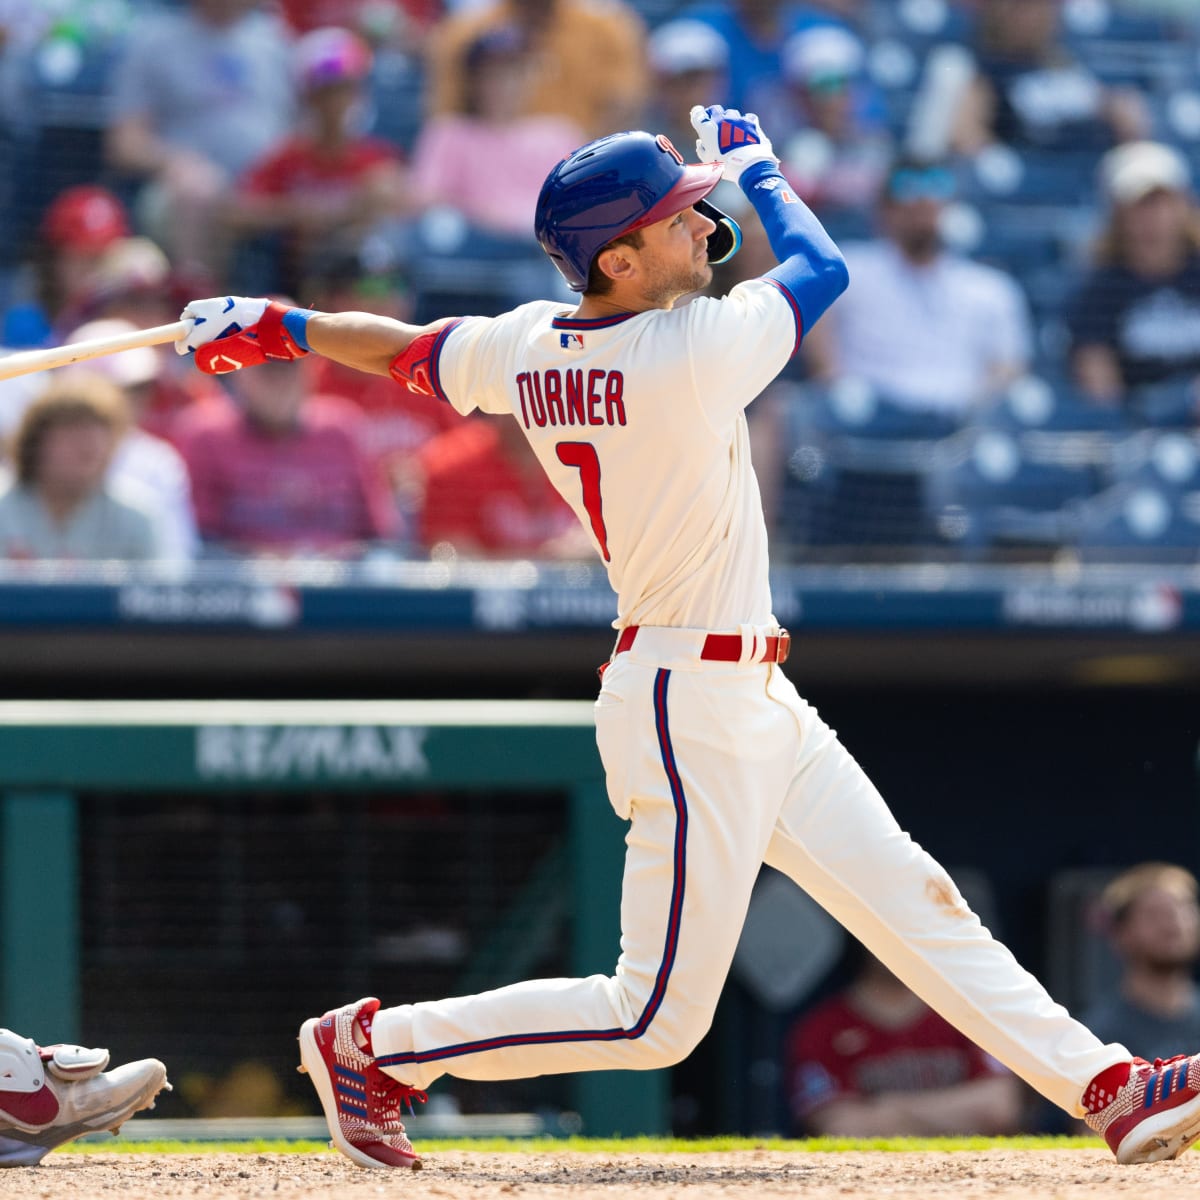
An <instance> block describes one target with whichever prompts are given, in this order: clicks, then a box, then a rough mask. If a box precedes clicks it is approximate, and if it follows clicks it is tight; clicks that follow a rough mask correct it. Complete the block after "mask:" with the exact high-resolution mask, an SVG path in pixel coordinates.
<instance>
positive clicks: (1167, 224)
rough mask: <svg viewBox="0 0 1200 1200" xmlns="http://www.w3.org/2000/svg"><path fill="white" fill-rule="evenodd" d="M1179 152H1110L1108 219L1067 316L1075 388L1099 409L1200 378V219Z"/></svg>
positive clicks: (1151, 146)
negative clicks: (1143, 391) (1148, 390)
mask: <svg viewBox="0 0 1200 1200" xmlns="http://www.w3.org/2000/svg"><path fill="white" fill-rule="evenodd" d="M1188 174H1189V173H1188V167H1187V163H1186V162H1185V161H1184V159H1183V158H1182V156H1181V155H1179V154H1178V153H1177V152H1176V151H1175V150H1173V149H1171V148H1170V147H1168V146H1164V145H1160V144H1158V143H1156V142H1131V143H1129V144H1127V145H1125V146H1119V147H1117V148H1116V149H1115V150H1112V151H1110V152H1109V154H1108V155H1106V156H1105V159H1104V161H1103V163H1102V164H1101V180H1102V183H1103V187H1104V191H1105V194H1106V196H1107V199H1108V202H1109V209H1110V211H1109V217H1108V223H1107V226H1106V227H1105V229H1104V231H1103V233H1102V235H1101V237H1100V239H1099V241H1098V243H1097V246H1096V254H1095V267H1094V270H1093V271H1092V273H1091V274H1090V275H1089V276H1088V278H1087V279H1086V280H1085V281H1084V283H1083V285H1082V287H1081V288H1080V290H1079V294H1078V296H1077V297H1076V300H1075V303H1074V305H1073V308H1072V311H1071V313H1070V315H1069V325H1070V330H1071V336H1072V353H1071V366H1072V371H1073V374H1074V378H1075V381H1076V383H1077V384H1078V385H1079V387H1080V388H1081V389H1082V391H1083V392H1084V393H1085V394H1086V395H1087V396H1088V397H1090V398H1091V399H1092V400H1095V401H1096V402H1097V403H1099V404H1106V405H1121V404H1131V405H1134V406H1135V407H1136V402H1137V399H1138V392H1139V390H1141V389H1145V388H1148V387H1151V386H1153V385H1160V384H1171V383H1172V382H1176V383H1181V384H1183V385H1184V386H1185V387H1188V388H1190V387H1191V386H1192V384H1193V383H1194V381H1195V380H1196V378H1197V376H1200V213H1197V210H1196V207H1195V204H1194V201H1193V198H1192V194H1191V190H1190V187H1189V179H1188Z"/></svg>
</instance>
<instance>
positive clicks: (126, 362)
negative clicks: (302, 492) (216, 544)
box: [69, 317, 198, 562]
mask: <svg viewBox="0 0 1200 1200" xmlns="http://www.w3.org/2000/svg"><path fill="white" fill-rule="evenodd" d="M137 328H138V326H136V325H134V324H133V323H132V322H131V321H124V320H122V319H121V318H119V317H114V318H108V319H105V320H100V321H89V322H88V323H87V324H86V325H81V326H80V327H79V328H78V329H76V330H75V331H74V332H73V333H72V334H71V335H70V338H69V340H70V341H72V342H86V341H90V340H91V339H93V338H106V337H118V336H120V335H122V334H128V333H133V332H135V331H136V330H137ZM86 369H88V370H95V371H96V372H97V373H99V374H101V375H103V376H104V377H105V378H106V379H109V380H111V381H112V382H113V383H115V384H116V385H117V387H119V388H120V389H121V392H122V394H123V395H124V397H125V401H126V403H127V404H128V406H129V415H130V417H131V418H132V420H131V424H130V426H129V428H128V429H127V430H126V431H125V435H124V437H122V438H121V440H120V442H119V443H118V445H117V449H116V452H115V453H114V454H113V458H112V463H111V465H110V466H109V470H108V479H109V482H110V483H112V484H114V485H115V486H117V487H119V488H120V487H124V486H125V485H126V484H128V483H132V484H133V485H134V486H135V487H136V488H138V489H140V490H141V492H142V493H143V495H145V496H146V497H147V498H148V499H149V500H150V501H151V502H152V504H153V507H154V511H155V512H156V513H157V514H158V518H159V523H160V526H161V530H162V546H161V557H163V558H166V559H171V560H173V561H176V562H185V561H188V560H190V559H192V558H194V557H195V555H196V550H197V548H198V539H197V536H196V514H195V513H194V512H193V511H192V484H191V480H190V479H189V477H188V470H187V465H186V464H185V463H184V461H183V456H182V455H181V454H180V453H179V451H178V450H176V449H175V447H174V446H172V445H171V443H170V442H168V441H166V440H165V439H164V438H161V437H157V436H155V435H154V434H152V433H147V432H146V430H145V429H143V428H141V421H142V420H143V418H144V416H145V413H146V409H147V407H148V405H149V404H150V403H151V400H152V398H153V396H154V390H155V385H156V383H157V381H158V379H159V377H160V375H161V374H162V357H161V356H160V355H159V354H158V353H156V351H155V349H154V347H152V346H141V347H138V348H137V349H136V350H125V351H122V352H121V353H120V354H109V355H105V356H104V357H102V358H97V359H94V360H92V362H90V363H88V364H86Z"/></svg>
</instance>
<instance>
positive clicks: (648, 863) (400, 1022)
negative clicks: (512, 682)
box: [373, 656, 789, 1087]
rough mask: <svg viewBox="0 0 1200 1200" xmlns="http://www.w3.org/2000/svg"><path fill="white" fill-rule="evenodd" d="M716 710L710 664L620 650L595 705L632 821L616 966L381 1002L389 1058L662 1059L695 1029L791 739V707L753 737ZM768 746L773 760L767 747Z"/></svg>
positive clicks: (703, 1022)
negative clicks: (644, 659)
mask: <svg viewBox="0 0 1200 1200" xmlns="http://www.w3.org/2000/svg"><path fill="white" fill-rule="evenodd" d="M745 674H746V673H743V677H744V676H745ZM728 678H729V679H730V680H733V679H736V678H737V676H735V675H734V674H732V673H730V675H729V676H728ZM737 686H743V687H747V688H752V687H753V686H754V685H753V684H752V683H747V682H742V683H741V684H740V685H738V684H730V687H731V688H736V687H737ZM759 688H760V690H761V683H760V684H759ZM724 707H725V708H731V709H736V707H737V705H736V700H727V701H726V702H725V704H724ZM712 717H713V712H712V687H711V685H710V684H709V683H707V682H705V681H704V680H703V679H702V678H701V676H700V674H699V673H691V674H689V673H687V672H684V671H667V670H661V671H660V670H654V669H650V668H647V667H645V666H641V665H638V664H637V663H635V662H634V661H631V660H628V659H627V658H626V657H625V656H623V657H622V659H621V660H619V661H618V664H617V665H616V666H614V667H613V668H612V669H611V670H610V671H609V673H608V677H607V678H606V680H605V688H604V692H603V695H602V698H601V702H600V704H599V706H598V712H597V719H596V723H597V739H598V741H599V744H600V747H601V753H602V756H603V758H604V762H605V767H606V770H607V772H608V777H609V793H610V798H611V800H612V803H613V805H614V807H615V808H616V809H617V811H618V813H619V815H621V816H623V817H629V819H630V827H629V831H628V834H627V836H626V839H625V840H626V852H625V868H624V875H623V879H622V892H621V954H620V959H619V961H618V963H617V967H616V971H615V972H614V974H613V975H612V976H602V975H597V976H592V977H591V978H587V979H557V980H537V981H531V982H527V983H518V984H514V985H512V986H510V987H506V988H501V989H498V990H496V991H492V992H488V993H484V994H483V995H478V996H466V997H459V998H457V999H449V1000H439V1001H434V1002H429V1003H421V1004H411V1005H404V1006H401V1007H398V1008H392V1009H386V1010H383V1011H381V1012H380V1013H379V1015H378V1016H377V1017H376V1018H375V1020H374V1034H373V1037H374V1044H375V1051H376V1053H377V1054H378V1055H379V1057H380V1061H381V1063H382V1064H383V1065H385V1066H386V1067H387V1068H388V1069H389V1070H393V1071H394V1073H395V1074H396V1075H397V1076H399V1075H400V1074H401V1072H404V1073H405V1077H406V1082H408V1083H411V1084H413V1085H415V1086H418V1087H424V1086H426V1085H427V1084H428V1083H430V1082H432V1081H433V1080H434V1079H436V1078H437V1077H438V1076H439V1075H441V1074H443V1073H444V1072H449V1073H450V1074H453V1075H458V1076H461V1077H463V1078H471V1079H506V1078H516V1077H522V1076H529V1075H541V1074H546V1073H555V1072H563V1071H581V1070H596V1069H602V1068H605V1067H621V1068H641V1067H647V1068H650V1067H660V1066H663V1065H667V1064H669V1063H672V1062H676V1061H678V1060H679V1059H680V1058H681V1057H683V1056H684V1055H685V1054H686V1053H687V1052H688V1051H689V1050H690V1049H691V1048H692V1047H693V1046H694V1045H695V1044H696V1042H697V1041H699V1039H700V1038H701V1037H702V1036H703V1035H704V1033H705V1031H706V1030H707V1029H708V1026H709V1023H710V1021H711V1017H712V1012H713V1010H714V1009H715V1007H716V1001H717V998H718V996H719V995H720V991H721V986H722V983H723V981H724V977H725V975H726V973H727V970H728V967H729V964H730V962H731V961H732V958H733V952H734V949H735V948H736V945H737V939H738V936H739V934H740V931H741V927H742V923H743V920H744V917H745V912H746V908H747V905H748V903H749V896H750V892H751V890H752V889H753V885H754V880H755V878H756V877H757V872H758V866H759V863H760V862H761V861H762V855H763V852H764V851H765V849H766V845H767V841H768V839H769V838H770V837H771V832H772V828H773V824H774V809H775V805H774V804H773V803H771V800H770V797H771V794H772V792H775V794H778V787H779V786H780V785H781V783H782V780H783V779H784V778H785V771H786V764H787V749H788V745H789V731H788V729H787V727H786V725H785V723H784V722H782V721H780V722H778V723H777V725H776V728H775V731H774V733H773V734H771V733H769V732H768V733H766V734H762V733H761V732H760V734H759V736H758V746H757V747H753V748H751V749H750V750H747V742H746V739H745V738H744V737H743V736H742V735H741V733H740V731H738V730H733V729H730V728H728V724H729V723H728V722H715V723H714V722H713V720H712ZM722 725H724V726H725V727H724V728H721V727H720V726H722ZM772 736H773V738H774V750H773V752H772V750H771V748H770V747H769V746H768V745H765V744H764V743H766V742H769V741H770V739H771V737H772ZM772 753H773V757H774V762H773V764H772V765H771V766H770V767H769V768H767V767H763V765H762V763H761V761H756V760H761V759H762V758H764V757H766V756H767V755H769V754H772ZM769 771H774V774H775V783H772V781H771V779H770V777H769V774H768V772H769Z"/></svg>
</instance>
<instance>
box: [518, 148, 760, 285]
mask: <svg viewBox="0 0 1200 1200" xmlns="http://www.w3.org/2000/svg"><path fill="white" fill-rule="evenodd" d="M720 181H721V164H720V163H695V164H692V165H690V166H689V165H687V164H685V163H684V161H683V155H681V154H680V153H679V151H678V150H676V149H675V147H674V146H672V145H671V142H670V140H669V139H668V138H666V137H665V136H664V135H663V134H661V133H660V134H658V135H657V136H655V135H654V134H652V133H640V132H630V133H614V134H610V135H609V136H608V137H602V138H600V139H599V140H598V141H595V142H589V143H588V144H587V145H586V146H581V147H580V148H579V149H578V150H576V151H575V152H574V153H573V154H570V155H568V156H567V157H566V158H564V159H563V160H562V162H560V163H559V164H558V166H556V167H555V168H554V170H553V171H551V172H550V174H549V175H548V176H547V177H546V182H545V183H543V184H542V191H541V194H540V195H539V196H538V202H537V215H536V217H535V218H534V232H535V233H536V234H537V239H538V241H539V242H540V243H541V244H542V249H543V250H545V252H546V253H547V254H548V255H549V256H550V259H551V261H552V262H553V263H554V265H555V266H556V267H557V268H558V270H559V272H560V274H561V275H562V277H563V278H564V279H565V280H566V281H567V283H568V284H569V285H570V287H571V290H572V291H574V292H582V291H584V290H585V289H586V288H587V280H588V272H589V270H590V269H591V266H592V261H593V259H595V257H596V255H597V254H599V253H600V251H601V250H603V249H604V247H605V246H607V245H608V244H609V242H611V241H613V240H614V239H615V238H619V237H621V236H623V235H624V234H627V233H632V232H633V231H634V230H635V229H641V228H642V227H643V226H644V225H652V224H654V222H655V221H662V220H664V219H665V218H667V217H670V216H674V215H675V213H677V212H682V211H683V210H684V209H685V208H693V207H694V208H696V209H698V210H699V211H700V212H702V213H703V214H704V215H705V216H706V217H708V218H709V219H710V220H712V221H715V222H716V223H717V228H716V231H715V232H714V233H712V234H710V235H709V238H708V261H709V262H710V263H721V262H724V261H725V260H726V259H728V258H731V257H732V256H733V254H734V252H735V251H736V250H737V248H738V247H739V246H740V245H741V244H742V233H741V230H740V229H738V227H737V224H736V222H735V221H734V220H733V218H732V217H729V216H727V215H726V214H725V213H723V212H721V210H720V209H719V208H716V207H715V206H714V205H712V204H709V203H708V201H707V200H705V199H704V197H705V196H707V195H708V194H709V192H711V191H712V190H713V188H715V187H716V186H717V184H718V183H720Z"/></svg>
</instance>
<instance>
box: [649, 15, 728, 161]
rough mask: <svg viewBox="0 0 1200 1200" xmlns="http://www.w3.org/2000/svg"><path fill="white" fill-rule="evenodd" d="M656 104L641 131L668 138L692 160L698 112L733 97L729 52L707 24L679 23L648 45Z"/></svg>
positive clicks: (668, 24)
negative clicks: (697, 106) (694, 118)
mask: <svg viewBox="0 0 1200 1200" xmlns="http://www.w3.org/2000/svg"><path fill="white" fill-rule="evenodd" d="M646 54H647V58H648V61H649V63H650V73H651V87H650V98H649V101H648V103H647V106H646V112H645V115H644V116H643V118H642V121H641V125H642V127H643V128H645V129H653V130H654V131H655V132H656V133H665V134H666V135H667V137H669V138H670V139H671V141H672V142H673V143H674V144H675V145H676V146H677V147H679V148H680V149H681V150H682V151H684V153H685V154H686V153H687V152H688V151H689V150H690V149H691V146H692V143H693V142H695V140H696V131H695V130H694V129H693V128H692V122H691V116H690V113H691V111H692V106H693V105H694V104H695V103H696V102H697V97H702V98H703V99H702V101H701V102H702V103H707V102H708V100H709V99H710V98H711V97H713V96H724V95H726V94H727V92H728V82H727V81H728V78H729V47H728V46H727V45H726V44H725V39H724V38H723V37H722V36H721V35H720V34H719V33H718V32H717V31H716V30H715V29H714V28H713V27H712V26H711V25H708V24H706V23H705V22H704V21H694V20H692V19H691V18H689V17H677V18H676V19H675V20H673V21H666V22H664V23H663V24H662V25H660V26H659V27H658V28H657V29H655V30H654V32H653V33H651V35H650V40H649V41H648V42H647V44H646Z"/></svg>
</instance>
